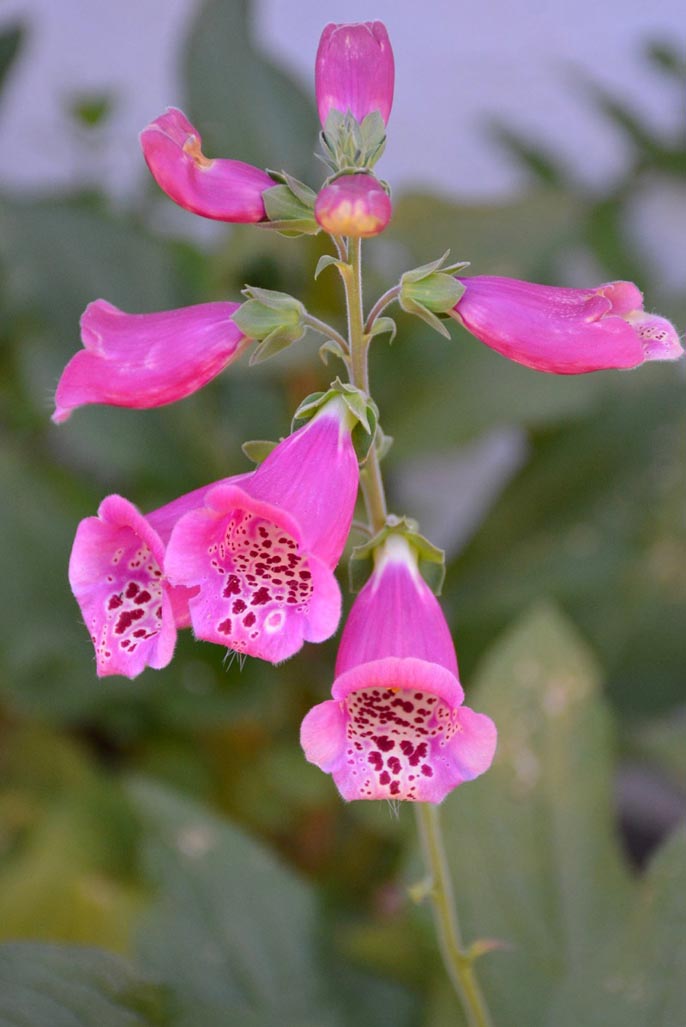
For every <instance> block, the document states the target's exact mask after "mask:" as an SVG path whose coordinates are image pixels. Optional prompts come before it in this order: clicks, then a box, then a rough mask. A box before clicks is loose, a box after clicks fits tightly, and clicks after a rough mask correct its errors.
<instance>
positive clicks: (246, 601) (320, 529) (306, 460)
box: [165, 400, 359, 663]
mask: <svg viewBox="0 0 686 1027" xmlns="http://www.w3.org/2000/svg"><path fill="white" fill-rule="evenodd" d="M350 432H351V423H350V415H349V414H348V412H347V408H346V407H345V405H344V404H343V402H342V401H341V400H332V401H330V402H329V403H327V404H326V406H324V407H322V409H321V410H320V411H319V413H318V414H317V415H316V416H315V417H314V418H313V419H312V420H311V421H310V422H308V423H307V424H306V425H305V426H304V427H303V428H300V429H299V430H298V431H297V432H295V433H294V434H293V435H291V436H289V437H288V438H287V439H284V441H283V442H281V443H279V445H278V446H276V448H275V449H274V450H273V451H272V452H271V453H270V454H269V456H268V457H267V459H266V460H265V461H264V463H263V464H261V465H260V467H258V469H257V470H256V471H255V472H254V473H253V474H252V475H251V476H250V477H249V478H248V479H246V480H245V481H244V482H243V483H242V485H241V486H240V487H237V486H235V485H232V484H229V485H222V486H219V487H217V488H215V489H212V490H211V491H210V492H208V494H207V496H206V497H205V505H204V507H203V508H202V509H200V510H195V511H192V512H191V513H189V514H187V515H186V516H185V517H182V518H181V519H180V520H179V521H178V523H177V524H176V526H175V527H174V530H173V531H172V535H171V538H170V540H169V545H168V547H167V553H166V558H165V571H166V573H167V575H168V577H169V580H170V581H171V582H173V583H174V584H175V585H185V586H186V587H187V588H193V589H196V594H195V595H194V596H193V597H192V598H191V599H190V611H191V619H192V623H193V629H194V631H195V634H196V636H197V637H198V638H202V639H205V640H206V641H208V642H216V643H217V644H219V645H224V646H226V647H227V648H229V649H233V650H235V651H236V652H239V653H246V654H247V655H249V656H258V657H260V658H261V659H264V660H269V661H271V662H272V663H278V662H280V661H281V660H285V659H286V658H287V657H289V656H292V655H293V654H294V653H296V652H297V651H298V649H300V647H301V646H302V644H303V642H322V641H324V639H326V638H329V636H330V635H332V634H333V632H334V631H335V630H336V628H337V626H338V621H339V618H340V610H341V595H340V590H339V588H338V584H337V582H336V579H335V577H334V574H333V568H334V567H335V565H336V563H337V562H338V560H339V558H340V555H341V552H342V551H343V547H344V545H345V541H346V538H347V536H348V532H349V531H350V524H351V521H352V516H353V510H354V507H355V499H356V496H357V487H358V479H359V470H358V464H357V458H356V456H355V451H354V447H353V443H352V440H351V436H350Z"/></svg>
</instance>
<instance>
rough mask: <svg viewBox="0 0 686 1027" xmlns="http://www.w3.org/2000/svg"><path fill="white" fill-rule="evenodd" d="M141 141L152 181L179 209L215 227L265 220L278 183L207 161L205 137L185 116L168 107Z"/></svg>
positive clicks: (247, 169) (242, 167)
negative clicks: (269, 195) (267, 194)
mask: <svg viewBox="0 0 686 1027" xmlns="http://www.w3.org/2000/svg"><path fill="white" fill-rule="evenodd" d="M140 141H141V147H142V149H143V156H144V157H145V160H146V163H147V165H148V167H149V168H150V171H151V172H152V176H153V178H154V179H155V181H156V182H157V184H158V185H159V186H160V188H162V189H164V191H165V193H166V194H167V196H170V197H171V199H172V200H174V202H175V203H178V204H179V206H180V207H184V208H185V209H186V210H190V211H192V212H193V213H194V214H200V215H202V217H205V218H214V219H215V220H216V221H232V222H235V223H247V222H256V221H263V220H264V219H265V217H266V213H265V209H264V202H263V200H262V193H263V192H264V191H265V189H271V188H272V187H273V186H274V181H273V180H272V179H271V178H270V177H269V175H268V174H267V173H266V171H262V170H260V168H255V167H253V166H252V165H251V164H244V163H243V162H242V161H239V160H225V159H216V160H210V159H208V158H207V157H206V156H205V155H204V154H203V152H202V140H201V138H200V133H199V132H198V131H197V129H195V128H194V127H193V125H191V123H190V121H189V120H188V118H187V117H186V116H185V114H183V113H182V112H181V111H180V110H177V109H176V108H175V107H168V108H167V110H166V112H165V113H164V114H162V115H160V117H159V118H155V120H154V121H152V122H151V123H150V124H149V125H148V127H147V128H145V129H143V131H142V132H141V135H140Z"/></svg>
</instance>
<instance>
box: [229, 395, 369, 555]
mask: <svg viewBox="0 0 686 1027" xmlns="http://www.w3.org/2000/svg"><path fill="white" fill-rule="evenodd" d="M358 484H359V467H358V462H357V457H356V455H355V449H354V446H353V443H352V440H351V437H350V424H349V418H348V414H347V411H346V408H345V406H344V404H343V402H342V401H340V400H332V401H331V402H329V403H327V404H326V406H325V407H323V408H322V410H321V411H320V412H319V413H318V414H317V415H316V416H315V417H314V418H313V419H312V420H311V421H309V422H308V423H307V424H306V425H305V426H304V427H302V428H300V429H299V430H298V431H296V432H294V433H293V434H292V435H289V436H288V438H286V439H284V440H283V442H280V443H279V445H278V446H277V447H276V448H275V449H274V450H272V452H271V453H270V454H269V456H268V457H267V459H266V460H265V461H264V463H262V464H261V465H260V466H259V467H258V468H257V470H256V471H255V473H254V474H253V476H252V477H251V479H250V481H249V482H247V483H246V484H245V486H244V488H245V491H246V492H248V493H249V494H250V495H251V496H253V497H254V498H255V499H263V500H265V501H266V502H268V503H272V504H273V505H275V506H279V507H281V508H282V509H283V510H287V511H288V513H289V514H290V516H291V517H293V518H294V519H295V520H296V521H297V522H298V525H299V528H300V531H301V533H302V545H303V548H304V549H305V550H307V551H308V552H311V553H316V554H317V556H319V557H320V559H322V560H323V561H324V563H326V564H328V566H329V567H335V566H336V564H337V563H338V561H339V559H340V556H341V553H342V552H343V549H344V547H345V543H346V540H347V538H348V535H349V533H350V525H351V523H352V519H353V512H354V509H355V502H356V500H357V489H358Z"/></svg>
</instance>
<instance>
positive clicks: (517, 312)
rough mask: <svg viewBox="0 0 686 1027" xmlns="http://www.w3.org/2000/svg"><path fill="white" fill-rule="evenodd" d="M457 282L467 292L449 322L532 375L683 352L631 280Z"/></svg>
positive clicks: (479, 278) (481, 278)
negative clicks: (571, 284) (590, 283)
mask: <svg viewBox="0 0 686 1027" xmlns="http://www.w3.org/2000/svg"><path fill="white" fill-rule="evenodd" d="M457 281H459V282H461V283H462V285H464V287H465V291H464V293H463V295H462V296H461V298H460V300H459V301H458V303H457V304H456V305H455V307H454V309H453V312H452V316H453V317H454V318H455V320H457V321H458V322H459V323H460V324H462V326H463V327H464V328H466V329H467V331H469V332H470V333H471V334H472V335H474V336H475V337H476V338H477V339H479V340H480V341H481V342H483V343H485V344H486V345H487V346H490V348H491V349H494V350H496V352H498V353H500V354H501V355H502V356H505V357H507V358H509V359H510V360H513V361H514V362H515V363H519V364H523V365H524V366H526V367H531V368H533V369H534V370H537V371H544V372H548V373H552V374H585V373H588V372H591V371H604V370H612V369H617V370H619V369H630V368H634V367H638V366H639V365H640V364H642V363H644V362H645V361H647V360H678V359H679V358H680V357H681V356H682V355H683V349H682V346H681V342H680V340H679V336H678V334H677V332H676V329H675V328H674V326H673V325H672V324H671V323H670V322H669V321H667V320H666V318H662V317H659V316H658V315H654V314H649V313H647V312H646V311H644V310H643V295H642V293H641V292H640V290H639V289H638V288H637V286H636V285H634V284H633V282H623V281H616V282H607V283H605V284H603V285H599V286H597V287H596V288H592V289H572V288H565V287H558V286H547V285H538V284H536V283H532V282H525V281H520V280H518V279H514V278H501V277H497V276H489V275H475V276H473V277H469V278H458V279H457Z"/></svg>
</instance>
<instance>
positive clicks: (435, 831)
mask: <svg viewBox="0 0 686 1027" xmlns="http://www.w3.org/2000/svg"><path fill="white" fill-rule="evenodd" d="M347 252H348V255H349V264H348V265H347V266H343V267H340V266H339V271H340V274H341V278H342V280H343V286H344V289H345V301H346V309H347V313H348V346H349V351H350V358H351V361H350V381H351V384H353V385H355V386H356V387H357V388H359V389H362V390H363V392H365V394H366V395H369V361H368V357H369V342H370V337H369V335H368V332H369V331H370V330H371V326H372V325H373V323H374V321H375V319H376V318H377V317H378V316H379V314H380V313H381V312H382V311H383V310H384V309H385V307H386V306H388V304H389V303H391V302H393V300H394V299H395V298H396V296H397V294H398V288H397V287H396V288H394V289H389V290H388V292H387V293H384V295H383V296H381V297H380V298H379V300H377V302H376V304H375V305H374V306H373V307H372V310H371V312H370V314H369V317H368V319H367V321H366V324H365V320H364V312H363V295H362V245H361V240H360V239H348V242H347ZM360 484H361V486H362V493H363V496H364V501H365V507H366V511H367V516H368V518H369V530H370V532H371V533H372V534H375V533H376V532H378V531H381V529H382V528H383V527H384V525H385V523H386V518H387V516H388V509H387V504H386V494H385V489H384V483H383V477H382V474H381V467H380V463H379V456H378V452H377V450H376V447H375V446H373V445H372V447H371V449H370V451H369V457H368V459H367V461H366V463H365V465H364V468H363V470H362V474H361V476H360ZM415 811H416V818H417V829H418V833H419V837H420V840H421V845H422V851H423V854H424V861H425V865H426V869H427V873H428V876H429V878H430V881H431V887H430V889H429V891H428V895H429V898H430V901H431V906H432V912H433V919H434V924H435V927H436V935H437V938H438V944H439V949H440V952H441V956H442V958H443V964H444V966H445V969H446V972H447V974H448V976H449V978H450V980H451V982H452V984H453V987H454V988H455V991H456V992H457V995H458V997H459V999H460V1001H461V1002H462V1005H463V1006H464V1009H465V1012H466V1014H467V1022H468V1024H469V1027H491V1025H492V1020H491V1018H490V1014H489V1012H488V1008H487V1006H486V1003H485V1000H484V997H483V995H482V993H481V989H480V987H479V984H478V981H477V978H476V972H475V969H474V957H473V955H470V954H469V953H468V952H467V951H465V949H464V946H463V942H462V937H461V934H460V929H459V923H458V919H457V912H456V907H455V897H454V892H453V886H452V881H451V879H450V872H449V870H448V863H447V860H446V855H445V845H444V841H443V832H442V829H441V821H440V809H439V807H438V806H437V805H434V804H432V803H429V802H417V803H416V804H415Z"/></svg>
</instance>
